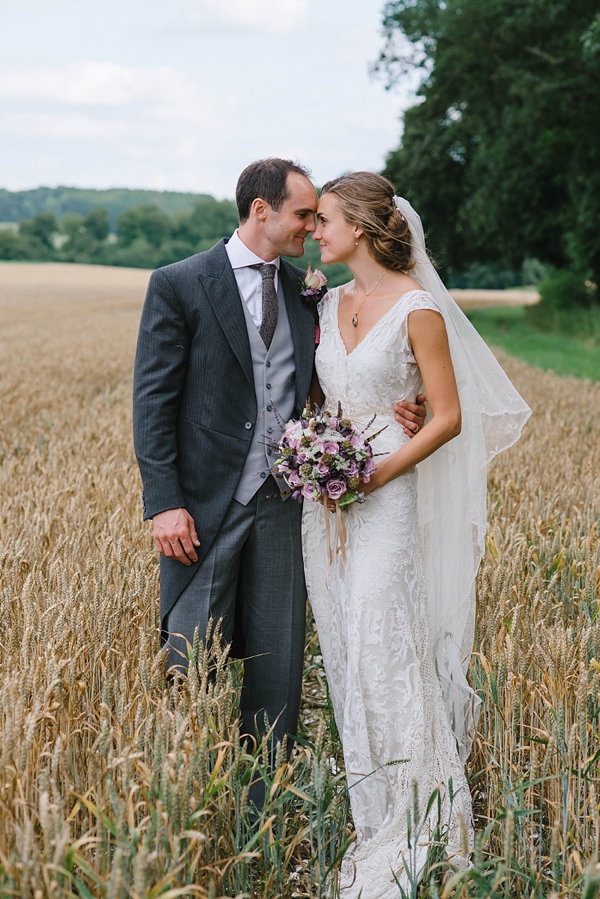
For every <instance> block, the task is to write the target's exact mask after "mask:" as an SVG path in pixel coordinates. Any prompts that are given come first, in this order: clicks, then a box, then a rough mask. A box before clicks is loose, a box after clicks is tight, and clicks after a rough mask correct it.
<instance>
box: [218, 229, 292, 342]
mask: <svg viewBox="0 0 600 899" xmlns="http://www.w3.org/2000/svg"><path fill="white" fill-rule="evenodd" d="M225 249H226V250H227V255H228V256H229V261H230V262H231V267H232V269H233V274H234V275H235V280H236V281H237V286H238V290H239V292H240V295H241V297H242V299H243V301H244V303H245V304H246V306H247V307H248V312H249V313H250V315H251V316H252V321H253V322H254V324H255V325H256V327H257V328H258V329H259V330H260V326H261V322H262V275H261V273H260V272H259V271H257V270H256V269H254V268H248V266H250V265H257V264H258V263H262V264H264V262H265V260H264V259H261V258H260V256H257V255H256V253H253V252H252V250H249V249H248V247H247V246H246V244H245V243H244V242H243V241H242V239H241V238H240V236H239V234H238V232H237V229H236V230H235V231H234V232H233V234H232V235H231V238H230V239H229V241H228V242H227V243H226V244H225ZM268 264H269V265H274V266H275V267H276V269H277V271H276V272H275V290H277V288H278V286H279V264H280V257H279V256H277V257H276V258H275V259H272V260H271V262H270V263H268Z"/></svg>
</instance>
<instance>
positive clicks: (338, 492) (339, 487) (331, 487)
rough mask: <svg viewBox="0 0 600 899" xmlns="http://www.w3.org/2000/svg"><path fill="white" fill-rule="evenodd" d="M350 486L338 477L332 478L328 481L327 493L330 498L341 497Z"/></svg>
mask: <svg viewBox="0 0 600 899" xmlns="http://www.w3.org/2000/svg"><path fill="white" fill-rule="evenodd" d="M347 489H348V488H347V487H346V484H344V482H343V481H340V480H338V479H337V478H332V479H331V480H330V481H328V482H327V495H328V496H329V498H330V499H333V500H335V499H339V498H340V496H343V494H344V493H345V492H346V490H347Z"/></svg>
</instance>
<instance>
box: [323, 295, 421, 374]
mask: <svg viewBox="0 0 600 899" xmlns="http://www.w3.org/2000/svg"><path fill="white" fill-rule="evenodd" d="M409 293H421V291H420V290H419V289H418V288H416V287H413V288H412V289H411V290H405V291H404V293H402V294H400V296H399V297H398V299H397V300H396V302H395V303H394V304H393V305H392V306H390V308H389V309H388V310H387V312H384V313H383V315H382V316H381V317H380V318H378V319H377V321H376V322H375V324H374V325H373V326H372V327H371V328H369V330H368V331H367V333H366V334H365V336H364V337H363V338H362V340H359V341H358V343H357V344H356V346H355V347H354V348H353V349H351V350H350V352H348V349H347V347H346V344H345V342H344V338H343V337H342V329H341V328H340V289H339V287H338V292H337V306H336V309H335V324H336V328H337V333H338V337H339V339H340V343H341V345H342V349H343V351H344V355H345V357H346V359H349V358H350V356H352V354H353V353H355V352H356V350H357V349H358V348H359V346H362V344H363V343H364V342H365V340H366V339H367V337H368V336H369V334H370V333H371V332H372V331H374V330H375V328H376V327H377V326H378V324H379V322H382V321H383V320H384V318H387V317H388V315H389V314H390V312H393V310H394V309H396V308H397V306H398V304H399V303H400V300H403V299H404V297H406V296H408V294H409Z"/></svg>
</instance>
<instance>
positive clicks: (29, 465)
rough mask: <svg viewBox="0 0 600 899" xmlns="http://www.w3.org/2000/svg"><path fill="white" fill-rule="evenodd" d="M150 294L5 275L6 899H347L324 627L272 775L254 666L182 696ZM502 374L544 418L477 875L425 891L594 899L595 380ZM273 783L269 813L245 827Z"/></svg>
mask: <svg viewBox="0 0 600 899" xmlns="http://www.w3.org/2000/svg"><path fill="white" fill-rule="evenodd" d="M146 279H147V274H145V273H144V272H140V271H130V270H111V269H108V268H92V267H89V268H88V267H79V266H72V267H68V266H25V265H19V266H17V265H6V264H5V265H0V390H1V397H2V400H1V412H0V497H1V505H0V597H1V603H2V606H1V615H0V645H1V656H0V666H1V672H0V705H1V716H0V760H1V761H0V896H1V897H9V896H10V897H24V899H45V897H56V899H58V897H60V899H63V897H67V896H81V897H86V899H89V897H107V899H120V897H123V899H125V897H132V899H151V897H159V896H160V897H175V896H190V897H192V896H200V897H211V899H217V897H220V896H228V897H235V896H238V897H241V896H248V897H264V899H274V897H278V896H281V897H285V899H291V897H308V896H315V897H323V899H324V897H333V896H335V878H332V877H331V876H330V868H331V866H332V864H333V863H334V862H335V858H336V856H338V855H339V854H340V853H341V852H343V850H344V846H345V843H346V842H347V840H348V838H349V835H350V833H351V828H350V826H349V823H348V820H347V797H346V795H345V792H344V786H343V775H342V772H341V771H340V769H339V764H340V757H339V746H337V744H336V742H335V734H334V733H332V730H331V727H330V720H329V712H328V706H327V701H326V693H325V689H324V679H323V674H322V670H321V667H320V657H319V653H318V645H317V643H316V641H315V639H314V635H311V634H309V639H308V642H309V646H308V649H307V657H306V659H307V677H306V689H305V696H304V707H303V725H302V728H303V729H302V735H303V744H302V745H301V746H299V747H298V749H297V751H296V752H295V754H294V756H293V758H292V761H291V762H290V763H289V764H287V763H285V762H284V760H283V757H282V758H281V759H280V762H281V764H280V765H279V767H278V768H277V770H276V771H275V773H274V774H270V773H269V771H268V770H267V768H266V766H265V759H266V756H265V753H264V752H263V751H261V750H260V749H259V750H258V751H257V752H256V753H255V754H254V755H251V754H249V753H248V751H247V750H246V749H245V748H244V747H243V746H240V743H239V739H238V734H237V730H236V724H235V714H236V690H237V684H238V682H239V663H236V664H230V663H228V662H227V661H226V659H225V658H223V657H220V658H212V659H207V658H205V657H204V656H203V654H202V652H201V651H199V659H198V662H199V664H198V674H197V676H196V675H195V676H193V677H191V678H190V679H189V681H188V683H187V684H185V685H184V686H183V687H182V688H181V689H177V688H176V687H171V688H169V687H168V686H167V684H166V683H165V679H164V676H163V673H162V664H161V659H160V655H159V642H158V633H157V582H158V577H157V575H158V571H157V560H156V557H155V554H154V551H153V548H152V544H151V540H150V531H149V527H148V525H143V524H142V521H141V503H140V484H139V479H138V472H137V467H136V464H135V459H134V456H133V450H132V445H131V438H130V421H131V414H130V395H131V387H130V381H131V371H132V363H133V351H134V345H135V336H136V331H137V322H138V319H139V313H140V309H141V302H142V299H143V292H144V282H145V280H146ZM502 361H503V364H505V367H506V369H507V371H508V372H509V374H510V376H511V377H512V378H513V380H514V381H515V383H516V385H517V386H518V388H519V389H520V390H521V392H522V393H523V395H524V396H525V398H526V400H527V401H528V402H529V404H530V405H531V406H532V407H533V409H534V416H533V418H532V420H531V422H530V423H529V425H528V426H527V429H526V433H525V435H524V437H523V439H522V440H521V441H520V442H519V443H518V444H517V446H516V447H514V448H513V449H512V450H510V451H509V452H507V453H506V454H504V455H503V456H502V457H501V458H500V459H499V460H498V461H497V463H496V464H495V465H494V467H493V470H492V471H491V474H490V503H489V512H490V531H489V541H488V554H487V557H486V560H485V563H484V565H483V567H482V571H481V573H480V582H479V607H478V624H477V637H476V646H475V654H474V656H473V662H472V678H473V682H474V684H475V685H476V686H477V688H478V689H479V690H480V691H481V695H482V697H483V699H484V704H483V712H482V716H481V719H480V722H479V732H478V738H477V741H476V746H475V750H474V752H473V755H472V757H471V760H470V763H469V771H470V775H471V786H472V790H473V796H474V800H475V808H476V814H477V819H476V827H477V830H478V832H479V834H480V836H479V837H478V843H477V851H476V854H475V859H474V867H473V869H472V870H471V871H470V872H466V873H464V872H463V873H461V874H457V875H456V876H454V877H453V876H452V872H451V870H449V869H448V868H447V867H445V866H444V865H442V864H441V865H440V866H439V867H438V868H435V867H434V869H433V871H432V872H431V878H430V877H429V876H428V877H427V878H426V880H425V881H424V882H423V883H422V884H421V886H420V887H417V886H416V885H415V890H414V892H413V895H415V896H416V895H417V890H419V891H420V892H419V895H422V896H431V897H434V896H437V895H439V896H444V897H450V896H456V897H467V896H472V897H487V896H489V897H492V896H495V897H496V896H497V897H506V899H508V897H511V899H513V897H515V899H517V897H518V899H520V897H523V899H524V897H551V896H556V897H559V896H560V897H563V896H564V897H566V896H577V897H585V899H591V897H593V896H595V895H597V894H598V884H599V883H600V868H599V867H598V855H599V850H600V806H599V802H600V773H599V772H600V731H599V723H600V722H599V717H600V619H599V618H598V592H599V587H600V537H599V534H598V519H599V514H600V441H599V436H600V433H599V432H600V385H598V384H590V383H589V382H582V381H575V380H571V379H561V378H558V377H556V376H555V375H553V374H551V373H543V372H541V371H538V370H535V369H532V368H529V367H527V366H526V365H525V364H523V363H518V362H515V361H514V360H511V359H510V358H509V357H502ZM256 776H262V777H264V778H265V779H266V780H267V781H268V785H269V790H268V793H269V801H268V802H267V805H266V807H265V811H264V815H263V819H262V821H261V822H259V823H258V825H257V824H254V825H251V824H250V822H249V820H248V817H247V815H246V813H245V810H246V803H247V790H248V784H249V782H250V780H251V779H252V778H253V777H256ZM441 824H442V827H441V830H442V831H443V822H441ZM433 849H436V847H433ZM435 855H436V853H435V852H433V853H432V858H433V856H435ZM437 855H439V852H437ZM399 895H400V894H399Z"/></svg>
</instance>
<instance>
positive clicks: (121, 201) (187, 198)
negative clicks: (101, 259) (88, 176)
mask: <svg viewBox="0 0 600 899" xmlns="http://www.w3.org/2000/svg"><path fill="white" fill-rule="evenodd" d="M206 198H210V195H209V194H189V193H178V192H177V191H172V190H164V191H161V190H129V189H127V188H124V187H115V188H111V189H110V190H84V189H82V188H79V187H36V188H35V189H34V190H16V191H12V190H4V189H2V188H0V222H20V221H22V220H23V219H32V218H34V216H36V215H37V214H38V213H40V212H53V213H54V215H56V216H57V217H60V216H61V215H64V214H65V212H77V213H79V214H80V215H87V214H88V212H90V210H92V209H93V208H94V207H96V206H105V207H106V208H107V209H108V215H109V218H110V227H111V230H113V231H114V229H115V222H116V220H117V216H119V215H120V213H121V212H123V210H125V209H130V208H131V207H132V206H139V205H141V204H142V203H145V204H151V205H154V206H158V207H159V209H162V210H163V211H164V212H166V213H167V214H168V215H170V216H172V215H173V213H174V212H179V211H181V210H185V211H187V212H190V211H191V210H192V209H193V208H194V204H195V203H196V201H197V200H199V199H206ZM211 199H212V198H211Z"/></svg>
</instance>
